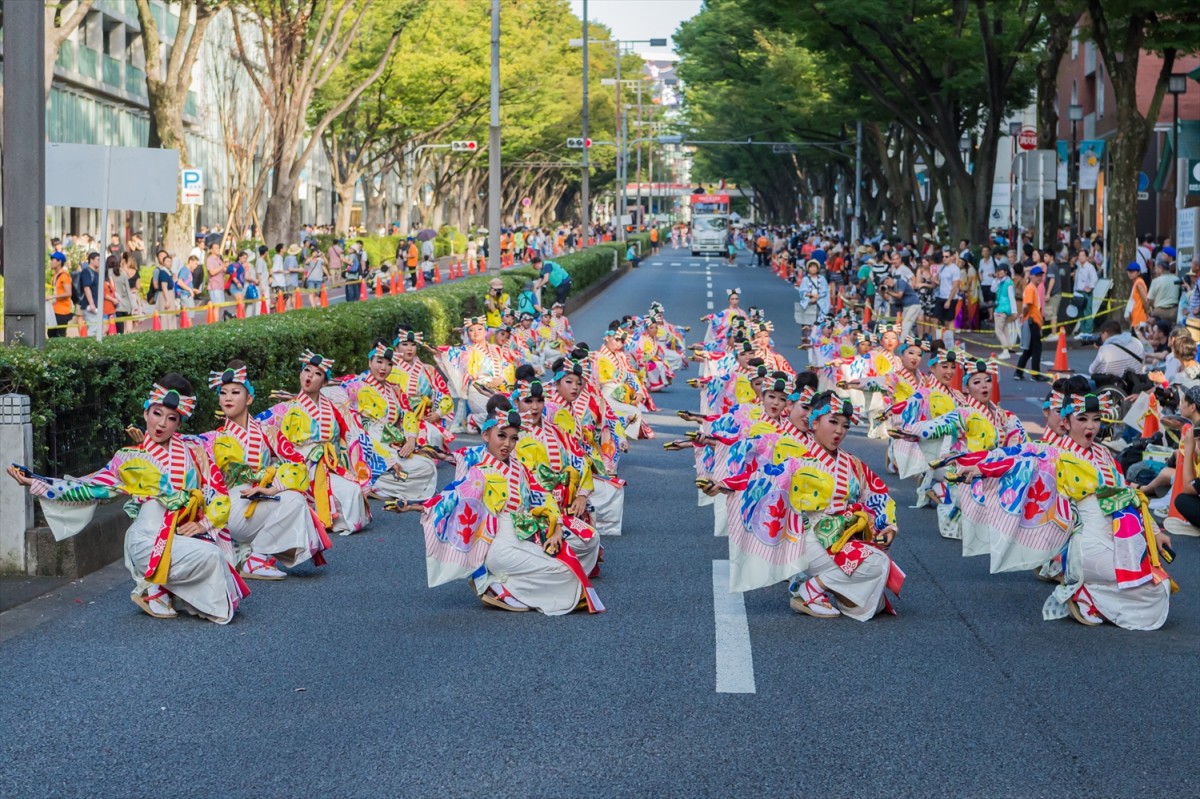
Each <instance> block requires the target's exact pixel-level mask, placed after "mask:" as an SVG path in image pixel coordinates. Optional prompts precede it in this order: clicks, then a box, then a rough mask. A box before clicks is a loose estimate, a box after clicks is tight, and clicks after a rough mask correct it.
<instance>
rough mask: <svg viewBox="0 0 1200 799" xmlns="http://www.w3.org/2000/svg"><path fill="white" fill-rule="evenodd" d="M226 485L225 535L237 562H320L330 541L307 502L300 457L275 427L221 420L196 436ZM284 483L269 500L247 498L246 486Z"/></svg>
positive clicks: (307, 478) (304, 475)
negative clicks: (216, 426)
mask: <svg viewBox="0 0 1200 799" xmlns="http://www.w3.org/2000/svg"><path fill="white" fill-rule="evenodd" d="M199 438H200V440H202V441H203V442H204V446H205V447H206V448H207V449H208V453H209V457H211V458H212V460H213V462H214V463H215V464H216V465H217V468H218V469H220V470H221V475H222V477H223V479H224V481H225V485H227V486H229V487H230V489H229V501H230V510H229V524H228V528H229V535H230V537H231V538H232V539H233V542H234V545H235V546H234V552H235V555H236V563H237V565H238V566H241V565H242V564H244V563H245V562H246V561H247V559H249V558H251V557H259V558H263V557H264V556H265V557H266V558H267V559H270V558H274V559H275V560H277V561H278V562H279V563H281V564H282V565H284V566H287V567H289V568H290V567H293V566H298V565H299V564H301V563H304V562H305V561H307V560H310V559H311V560H312V561H313V562H314V563H315V564H316V565H318V566H322V565H324V563H325V556H324V555H323V554H322V553H323V552H324V551H325V550H327V549H329V548H330V547H331V546H332V542H330V540H329V535H328V534H327V532H326V530H325V525H324V524H322V523H321V520H320V519H319V518H317V515H316V513H315V512H314V511H313V510H312V508H311V507H310V506H309V504H308V489H309V477H308V469H307V468H306V466H305V463H304V456H303V455H301V454H300V451H299V450H297V449H296V447H294V446H293V445H292V443H291V442H290V441H288V440H287V439H286V438H284V436H283V434H282V433H280V432H279V430H278V429H277V428H274V427H268V426H266V425H263V424H260V423H259V422H257V421H255V420H254V419H250V421H249V426H248V427H246V428H243V427H241V426H240V425H237V424H234V423H233V422H230V421H226V422H225V424H223V425H221V426H220V427H219V428H217V429H216V430H214V431H212V432H211V433H205V434H204V435H202V436H200V437H199ZM255 487H258V488H272V487H274V488H284V489H287V490H285V491H281V492H279V493H278V494H276V495H275V496H276V497H277V499H273V500H259V501H251V500H248V499H246V498H245V497H243V496H242V492H243V490H244V489H247V488H255Z"/></svg>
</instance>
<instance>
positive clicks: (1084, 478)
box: [958, 436, 1173, 630]
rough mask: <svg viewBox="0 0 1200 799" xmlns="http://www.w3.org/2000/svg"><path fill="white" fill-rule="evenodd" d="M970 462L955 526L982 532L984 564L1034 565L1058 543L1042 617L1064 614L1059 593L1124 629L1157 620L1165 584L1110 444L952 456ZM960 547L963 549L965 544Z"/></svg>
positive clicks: (1145, 521)
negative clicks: (972, 469)
mask: <svg viewBox="0 0 1200 799" xmlns="http://www.w3.org/2000/svg"><path fill="white" fill-rule="evenodd" d="M958 462H959V464H960V465H965V466H976V467H978V468H979V470H980V472H981V473H982V475H983V477H984V478H987V479H981V480H975V481H973V482H972V484H971V485H970V486H969V489H968V490H967V491H965V492H964V494H963V497H962V499H961V503H962V510H963V527H964V529H966V528H971V527H974V528H975V529H973V530H972V532H973V533H974V534H975V535H978V536H981V537H984V538H986V540H987V541H988V543H989V547H988V550H989V551H990V555H991V571H992V572H993V573H995V572H1000V571H1019V570H1025V569H1030V568H1035V567H1037V566H1039V565H1041V564H1043V563H1044V562H1045V561H1046V560H1048V559H1049V558H1051V557H1052V556H1054V555H1055V554H1058V553H1061V554H1062V558H1063V565H1062V573H1063V578H1064V582H1063V584H1062V585H1060V586H1058V587H1057V588H1055V590H1054V592H1053V593H1052V594H1051V595H1050V596H1049V597H1048V598H1047V600H1046V603H1045V605H1044V606H1043V607H1042V618H1044V619H1047V620H1049V619H1061V618H1065V617H1066V616H1067V615H1069V611H1068V609H1067V605H1066V603H1067V601H1068V600H1070V599H1077V600H1082V599H1087V600H1090V601H1091V603H1092V604H1093V605H1094V606H1095V607H1096V609H1097V610H1098V611H1099V612H1100V614H1101V615H1103V616H1104V618H1105V619H1107V620H1108V621H1111V622H1112V623H1113V624H1116V625H1117V626H1119V627H1123V628H1125V629H1127V630H1157V629H1158V628H1159V627H1161V626H1162V625H1163V623H1164V622H1166V620H1167V613H1168V611H1169V609H1170V595H1171V591H1172V589H1173V584H1172V582H1171V579H1170V577H1169V576H1168V575H1167V573H1166V571H1165V570H1164V569H1163V567H1162V563H1161V560H1160V557H1159V553H1158V545H1157V542H1156V541H1155V540H1154V531H1155V529H1156V526H1157V525H1156V524H1155V522H1154V520H1153V519H1152V518H1151V517H1150V514H1149V510H1148V506H1147V502H1146V498H1145V496H1144V495H1143V494H1142V493H1141V492H1140V491H1137V490H1135V489H1133V488H1130V487H1129V485H1128V484H1127V483H1126V482H1125V478H1124V476H1123V475H1122V474H1121V471H1120V468H1119V467H1118V466H1117V464H1116V462H1115V461H1114V460H1113V457H1112V454H1111V453H1110V452H1109V451H1108V450H1107V449H1106V448H1105V447H1103V446H1102V445H1099V444H1093V445H1092V446H1091V447H1090V448H1089V449H1084V448H1083V447H1081V446H1079V445H1078V444H1076V443H1075V442H1074V441H1072V440H1070V439H1069V438H1067V437H1065V436H1064V437H1056V439H1055V443H1054V444H1043V443H1026V444H1023V445H1020V446H1015V447H1008V448H1001V449H996V450H992V451H991V452H972V453H969V454H967V455H964V456H962V457H960V458H959V459H958ZM964 554H967V553H966V552H965V550H964Z"/></svg>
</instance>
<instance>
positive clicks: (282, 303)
mask: <svg viewBox="0 0 1200 799" xmlns="http://www.w3.org/2000/svg"><path fill="white" fill-rule="evenodd" d="M286 310H287V297H285V296H284V294H283V292H282V291H281V292H279V293H278V294H277V295H275V313H283V312H284V311H286Z"/></svg>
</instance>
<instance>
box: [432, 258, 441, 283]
mask: <svg viewBox="0 0 1200 799" xmlns="http://www.w3.org/2000/svg"><path fill="white" fill-rule="evenodd" d="M433 282H434V283H441V282H442V265H441V264H438V263H435V264H434V265H433Z"/></svg>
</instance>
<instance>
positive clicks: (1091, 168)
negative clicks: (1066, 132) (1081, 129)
mask: <svg viewBox="0 0 1200 799" xmlns="http://www.w3.org/2000/svg"><path fill="white" fill-rule="evenodd" d="M1103 160H1104V142H1103V141H1102V140H1100V139H1087V140H1085V141H1081V142H1080V143H1079V188H1080V189H1081V190H1083V191H1095V189H1096V181H1097V179H1098V178H1099V175H1100V162H1101V161H1103Z"/></svg>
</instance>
